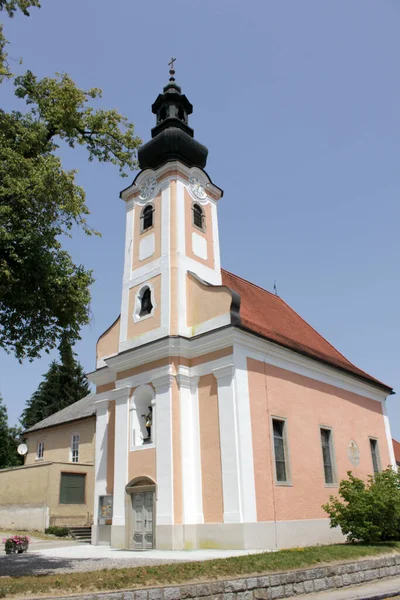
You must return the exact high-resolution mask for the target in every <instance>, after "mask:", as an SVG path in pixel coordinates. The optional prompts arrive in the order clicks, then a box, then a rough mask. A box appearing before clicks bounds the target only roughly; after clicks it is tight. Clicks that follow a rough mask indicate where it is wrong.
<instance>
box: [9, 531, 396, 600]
mask: <svg viewBox="0 0 400 600" xmlns="http://www.w3.org/2000/svg"><path fill="white" fill-rule="evenodd" d="M399 551H400V542H393V543H382V544H375V545H373V544H371V545H362V544H337V545H332V546H311V547H308V548H294V549H290V550H280V551H279V552H268V553H262V554H251V555H246V556H238V557H232V558H224V559H218V560H210V561H204V562H191V563H174V564H164V565H157V566H149V567H134V568H122V569H103V570H102V571H91V572H87V573H65V574H59V575H57V574H55V575H37V576H28V575H27V576H21V577H0V598H5V597H8V596H13V595H18V596H29V595H36V596H38V595H45V594H47V595H51V594H53V595H54V594H56V595H57V596H61V595H63V594H67V593H68V594H71V593H75V594H76V593H80V592H82V593H86V592H93V591H96V590H102V591H115V590H118V589H126V588H141V587H153V586H161V585H174V584H186V583H188V584H189V583H193V582H196V583H198V582H202V581H210V580H211V581H212V580H217V579H229V578H234V577H240V576H250V575H255V574H261V573H268V572H273V571H289V570H292V569H300V568H305V567H312V566H315V565H321V564H326V563H332V562H343V561H351V560H356V559H359V558H365V557H370V556H376V555H379V554H388V553H395V552H399Z"/></svg>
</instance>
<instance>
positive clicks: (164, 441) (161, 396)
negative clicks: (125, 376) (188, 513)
mask: <svg viewBox="0 0 400 600" xmlns="http://www.w3.org/2000/svg"><path fill="white" fill-rule="evenodd" d="M173 377H174V376H173V375H172V374H171V373H166V374H165V375H163V376H161V377H158V378H154V379H153V385H154V388H155V390H156V413H157V418H156V423H155V426H156V440H157V452H156V479H157V505H156V506H157V515H156V522H157V526H158V525H172V524H173V523H174V481H173V455H172V389H171V383H172V381H173Z"/></svg>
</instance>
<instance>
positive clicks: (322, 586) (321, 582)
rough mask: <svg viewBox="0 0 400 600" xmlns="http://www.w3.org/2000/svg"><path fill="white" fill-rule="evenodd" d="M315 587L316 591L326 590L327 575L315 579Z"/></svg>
mask: <svg viewBox="0 0 400 600" xmlns="http://www.w3.org/2000/svg"><path fill="white" fill-rule="evenodd" d="M314 588H315V591H316V592H322V590H326V581H325V577H321V579H314Z"/></svg>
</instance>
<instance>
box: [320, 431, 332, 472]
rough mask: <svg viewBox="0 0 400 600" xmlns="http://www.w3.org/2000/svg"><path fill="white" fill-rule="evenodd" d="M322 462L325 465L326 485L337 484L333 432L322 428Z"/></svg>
mask: <svg viewBox="0 0 400 600" xmlns="http://www.w3.org/2000/svg"><path fill="white" fill-rule="evenodd" d="M321 446H322V460H323V463H324V473H325V483H335V470H334V466H333V446H332V431H331V430H330V429H324V428H323V427H321Z"/></svg>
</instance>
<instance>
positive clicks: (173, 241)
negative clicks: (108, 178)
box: [118, 61, 223, 352]
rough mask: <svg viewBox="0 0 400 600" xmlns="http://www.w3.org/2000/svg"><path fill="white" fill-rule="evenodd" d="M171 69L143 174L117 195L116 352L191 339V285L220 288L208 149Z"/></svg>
mask: <svg viewBox="0 0 400 600" xmlns="http://www.w3.org/2000/svg"><path fill="white" fill-rule="evenodd" d="M170 64H171V70H170V79H169V82H168V84H167V85H166V86H165V87H164V88H163V91H162V93H161V94H159V95H158V97H157V98H156V100H155V102H154V103H153V105H152V112H153V113H154V115H155V116H156V124H155V127H153V129H152V130H151V139H150V140H149V141H148V142H147V143H145V144H144V145H143V146H142V147H141V148H140V150H139V152H138V159H139V166H140V169H141V171H140V172H139V174H138V175H137V177H136V178H135V180H134V182H133V183H132V185H130V186H129V187H128V188H126V189H124V190H123V191H122V192H121V194H120V197H121V198H122V199H123V200H124V201H125V202H126V209H127V212H126V242H125V262H124V276H123V287H122V303H121V319H120V326H119V346H118V352H123V351H125V350H128V349H130V348H135V347H137V346H140V345H142V344H145V343H148V342H151V341H154V340H156V339H159V338H164V337H167V336H176V335H180V336H185V337H191V336H192V335H193V325H192V321H193V314H192V313H193V310H192V308H191V295H192V287H193V285H194V284H193V278H194V279H195V280H197V281H199V280H202V284H204V285H206V283H208V284H212V285H221V268H220V253H219V237H218V217H217V202H218V200H219V199H220V198H221V196H222V193H223V192H222V190H221V189H219V188H218V187H217V186H215V185H214V184H213V183H212V182H211V180H210V178H209V176H208V175H207V173H206V172H205V171H204V168H205V166H206V162H207V155H208V149H207V148H206V147H205V146H204V145H203V144H200V143H199V142H198V141H197V140H196V139H195V138H194V131H193V129H192V128H191V127H190V126H189V116H190V115H191V114H192V112H193V106H192V104H191V103H190V102H189V100H188V99H187V97H186V96H185V95H184V94H182V90H181V88H180V86H179V85H177V83H176V81H175V71H174V69H173V62H172V61H171V63H170ZM196 310H197V309H196ZM189 313H190V314H189Z"/></svg>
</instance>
